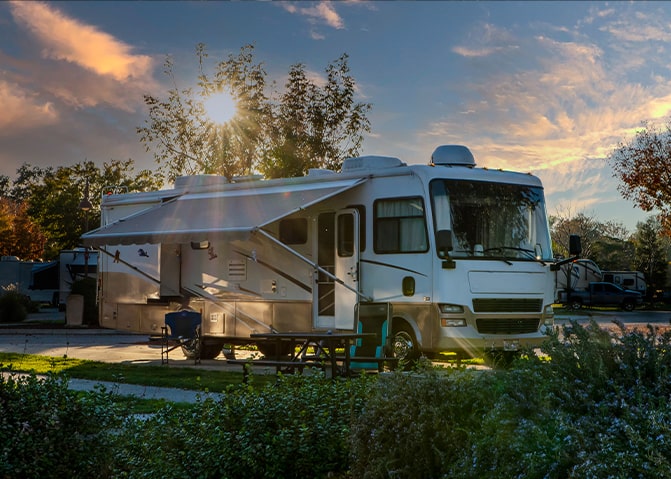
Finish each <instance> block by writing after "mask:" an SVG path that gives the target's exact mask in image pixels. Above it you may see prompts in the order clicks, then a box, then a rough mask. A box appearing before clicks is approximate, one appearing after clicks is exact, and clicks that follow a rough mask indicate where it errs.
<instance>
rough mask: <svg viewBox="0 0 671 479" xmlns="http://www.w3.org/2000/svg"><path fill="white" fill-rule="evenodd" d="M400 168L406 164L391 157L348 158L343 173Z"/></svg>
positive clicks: (344, 162) (343, 164)
mask: <svg viewBox="0 0 671 479" xmlns="http://www.w3.org/2000/svg"><path fill="white" fill-rule="evenodd" d="M398 166H405V163H403V162H402V161H401V160H399V159H398V158H394V157H391V156H373V155H371V156H359V157H358V158H347V159H346V160H345V161H343V163H342V170H341V171H342V172H346V171H360V170H379V169H382V168H396V167H398Z"/></svg>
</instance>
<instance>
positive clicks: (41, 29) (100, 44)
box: [11, 2, 153, 82]
mask: <svg viewBox="0 0 671 479" xmlns="http://www.w3.org/2000/svg"><path fill="white" fill-rule="evenodd" d="M11 12H12V15H13V16H14V19H15V20H16V22H17V23H19V24H21V25H23V26H24V27H25V28H27V29H28V30H29V31H30V32H31V33H32V34H33V35H34V36H35V38H36V39H37V40H38V41H39V42H40V43H41V44H42V55H43V57H44V58H49V59H53V60H62V61H66V62H69V63H73V64H76V65H78V66H80V67H82V68H85V69H86V70H89V71H92V72H94V73H96V74H98V75H101V76H110V77H112V78H114V79H115V80H117V81H121V82H124V81H127V80H130V79H142V78H146V77H147V76H149V75H150V74H151V71H152V68H153V61H152V59H151V58H150V57H148V56H146V55H134V54H133V53H132V48H131V47H130V46H129V45H127V44H125V43H123V42H121V41H119V40H117V39H115V38H114V37H113V36H111V35H109V34H107V33H105V32H102V31H100V30H98V29H96V28H95V27H92V26H89V25H84V24H82V23H80V22H79V21H77V20H74V19H72V18H68V17H67V16H65V15H64V14H63V13H61V12H60V11H59V10H57V9H55V8H53V7H52V5H49V4H45V3H39V2H12V3H11Z"/></svg>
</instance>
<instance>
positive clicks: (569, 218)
mask: <svg viewBox="0 0 671 479" xmlns="http://www.w3.org/2000/svg"><path fill="white" fill-rule="evenodd" d="M550 228H551V235H552V243H553V244H552V247H553V250H554V251H555V254H558V255H560V256H563V257H568V253H569V237H570V236H571V235H579V236H580V240H581V244H582V256H583V257H584V258H591V256H592V252H593V246H594V243H595V242H596V241H597V240H598V239H599V238H600V237H601V224H600V223H599V222H598V221H597V220H596V218H595V217H594V216H588V215H587V214H585V213H583V212H580V213H577V214H576V215H572V214H571V211H570V210H569V211H568V212H567V213H566V214H558V215H555V216H551V217H550Z"/></svg>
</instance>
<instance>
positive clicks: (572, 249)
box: [568, 235, 582, 256]
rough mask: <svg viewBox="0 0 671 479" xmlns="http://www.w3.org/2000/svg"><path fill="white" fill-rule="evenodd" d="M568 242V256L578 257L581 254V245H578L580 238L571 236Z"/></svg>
mask: <svg viewBox="0 0 671 479" xmlns="http://www.w3.org/2000/svg"><path fill="white" fill-rule="evenodd" d="M568 242H569V255H570V256H580V254H581V253H582V245H581V244H580V236H578V235H571V236H569V238H568Z"/></svg>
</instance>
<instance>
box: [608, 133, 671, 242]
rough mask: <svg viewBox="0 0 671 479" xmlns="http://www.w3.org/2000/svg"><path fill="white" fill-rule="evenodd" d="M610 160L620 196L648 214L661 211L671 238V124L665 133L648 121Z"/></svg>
mask: <svg viewBox="0 0 671 479" xmlns="http://www.w3.org/2000/svg"><path fill="white" fill-rule="evenodd" d="M608 159H609V162H610V163H611V165H612V167H613V170H614V171H615V173H614V176H616V177H617V178H619V180H620V182H621V183H620V185H619V186H618V191H619V192H620V194H621V195H622V196H623V197H624V198H625V199H628V200H633V201H634V203H635V204H636V205H637V206H638V207H640V208H641V209H642V210H644V211H653V210H657V211H659V212H660V221H661V226H662V228H663V232H664V233H665V234H666V235H670V236H671V122H669V123H667V124H666V126H665V128H664V129H663V130H662V129H660V128H658V127H656V126H654V125H652V124H651V123H647V122H644V123H643V129H642V130H639V131H638V132H636V136H635V137H634V138H633V139H632V140H631V142H629V143H620V144H619V145H618V147H617V148H616V149H615V150H614V151H613V152H612V153H611V154H610V156H609V158H608Z"/></svg>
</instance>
